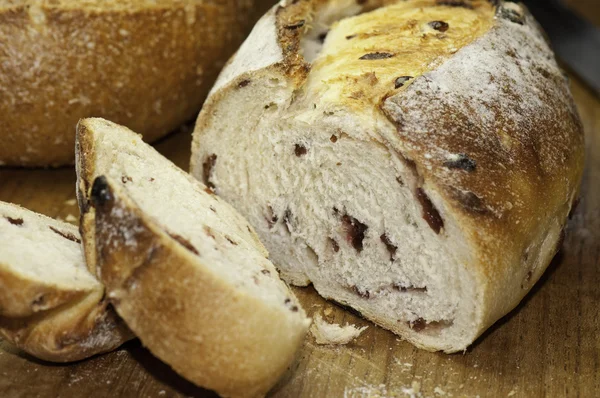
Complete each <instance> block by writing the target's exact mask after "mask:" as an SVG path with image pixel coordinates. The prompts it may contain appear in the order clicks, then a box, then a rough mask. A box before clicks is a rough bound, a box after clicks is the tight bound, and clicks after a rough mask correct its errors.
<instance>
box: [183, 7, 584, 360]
mask: <svg viewBox="0 0 600 398" xmlns="http://www.w3.org/2000/svg"><path fill="white" fill-rule="evenodd" d="M345 3H346V2H344V1H343V0H331V1H316V0H315V1H309V2H293V1H287V2H282V3H281V4H280V5H277V6H275V7H274V8H273V9H272V10H271V11H270V12H269V13H268V14H267V15H265V17H263V19H262V20H261V22H259V23H258V24H257V26H256V28H255V31H254V32H253V33H252V35H251V36H250V38H249V39H248V40H247V41H246V43H244V45H243V46H242V48H241V49H240V51H239V52H238V53H237V54H236V56H235V57H234V58H233V60H232V61H230V64H229V66H228V67H227V68H226V69H225V70H224V71H223V72H222V74H221V76H220V78H219V80H218V81H217V84H216V86H215V87H216V89H213V91H212V93H211V95H210V97H209V98H208V100H207V102H206V105H205V107H204V109H203V111H202V112H201V114H200V116H199V118H198V121H197V125H196V130H195V133H194V143H193V148H192V159H191V169H192V173H193V174H194V175H195V176H196V177H199V176H201V174H200V172H201V170H202V164H201V158H200V157H198V156H195V153H196V152H200V148H201V146H202V139H203V138H202V137H203V135H205V134H209V133H210V132H211V131H212V130H213V129H214V126H216V125H218V124H219V123H220V121H219V120H217V119H215V118H214V115H215V114H217V113H218V112H217V111H216V110H217V109H218V107H219V106H221V103H224V102H226V101H225V100H226V99H228V98H233V97H234V96H235V95H237V94H236V93H237V92H238V90H239V87H240V83H241V82H244V81H251V82H252V83H250V84H256V85H260V84H262V82H265V84H266V82H267V79H269V78H271V77H275V78H278V79H282V80H284V81H285V83H286V85H287V87H286V90H288V91H289V93H293V92H294V93H295V92H300V91H301V90H302V87H303V85H304V84H305V83H306V74H305V73H304V72H298V71H306V70H310V64H308V63H307V62H306V60H305V59H304V58H303V57H302V55H301V54H300V52H299V48H300V42H301V40H302V37H303V36H304V35H305V34H306V32H307V29H290V26H295V25H293V24H292V25H290V24H291V23H292V22H293V21H295V22H296V24H297V23H298V21H308V20H310V19H311V18H312V16H313V15H315V13H318V12H319V9H320V7H322V6H323V4H329V5H336V4H337V5H339V6H340V7H341V6H345ZM375 3H378V4H375ZM383 3H384V2H370V3H369V4H367V5H366V6H364V8H363V10H368V9H370V8H372V7H374V6H377V5H381V4H383ZM387 3H390V2H387ZM391 3H393V2H391ZM424 3H425V2H424ZM426 3H435V1H434V0H432V1H429V2H426ZM458 3H459V2H458ZM464 3H470V2H464ZM493 4H494V7H496V10H497V14H496V17H495V18H494V23H493V26H492V28H491V29H490V30H489V31H488V32H487V33H485V34H484V35H483V36H482V37H481V38H479V39H477V40H476V41H475V42H473V43H471V44H469V45H467V46H466V47H464V48H462V49H460V50H458V52H457V53H456V54H455V55H453V56H452V57H451V58H450V59H448V60H446V61H444V62H443V63H442V64H441V65H438V66H436V67H435V68H434V69H433V70H430V71H428V72H426V73H425V74H424V75H422V76H419V77H417V78H416V79H415V80H414V83H413V84H411V85H410V86H409V87H408V88H406V89H405V90H403V91H401V92H399V93H395V92H390V94H389V95H384V96H382V98H380V102H379V103H378V104H377V105H376V108H377V109H378V110H379V111H380V114H382V115H384V118H387V122H388V123H389V124H388V128H389V130H390V131H394V132H395V134H391V135H388V136H378V137H377V139H376V141H377V142H378V143H379V144H382V145H385V146H386V147H387V148H389V150H390V151H391V152H394V153H397V154H398V155H399V156H400V158H402V159H404V160H405V161H407V162H409V163H410V164H413V165H414V167H415V172H416V174H417V176H418V178H419V179H420V180H421V182H422V186H423V189H424V190H425V191H426V192H427V194H428V195H429V197H430V199H431V201H432V202H433V204H434V205H435V207H436V208H437V209H438V210H439V212H440V214H441V216H442V218H447V219H449V220H452V221H453V223H454V224H455V225H458V226H459V228H460V230H461V233H462V234H463V235H464V237H465V239H466V241H467V244H468V246H469V247H471V248H473V252H472V260H471V261H470V262H469V264H466V267H467V268H468V269H469V271H470V272H471V273H472V275H474V277H475V279H476V280H477V289H478V291H479V292H480V294H478V296H477V297H478V301H479V303H478V308H479V310H480V312H479V313H478V314H477V319H476V326H474V330H472V331H470V332H469V333H470V334H472V336H466V340H468V341H465V342H464V345H462V346H452V347H449V346H444V345H443V344H439V343H435V344H434V343H431V342H425V341H424V340H423V338H421V337H419V334H418V333H416V332H412V331H410V330H407V328H406V327H405V326H404V325H397V326H389V323H390V322H388V321H387V320H385V319H378V318H377V317H376V316H374V315H373V314H367V313H364V315H366V316H367V317H368V318H369V319H372V320H374V321H375V322H377V323H379V324H381V325H384V326H385V327H388V328H390V329H392V330H393V331H394V332H395V333H398V334H401V335H403V336H405V337H407V338H408V339H409V340H410V341H411V342H412V343H413V344H415V345H417V346H419V347H421V348H425V349H428V350H432V351H436V350H445V351H446V352H455V351H460V350H463V349H465V348H466V347H467V346H468V344H470V343H472V342H473V340H474V339H475V338H476V337H477V336H479V335H480V334H481V333H483V331H484V330H485V329H487V328H488V327H489V326H490V325H491V324H493V323H494V322H495V321H496V320H498V319H499V318H500V317H502V316H503V315H505V314H506V313H507V312H509V311H510V310H512V309H513V308H514V307H515V306H516V305H517V304H518V303H519V302H520V301H521V300H522V298H523V297H524V296H525V294H527V292H528V291H529V290H530V289H531V287H532V286H533V284H534V283H535V282H536V281H537V280H538V279H539V278H540V276H541V275H542V274H543V272H544V270H545V269H546V267H547V266H548V264H549V263H550V261H551V259H552V257H553V256H554V255H555V253H556V252H557V250H558V249H559V244H560V236H561V230H563V229H564V227H565V225H566V222H567V215H568V214H569V211H570V210H571V209H572V207H573V203H574V202H575V200H576V198H577V195H578V190H579V184H580V181H581V178H582V174H583V166H584V138H583V128H582V124H581V121H580V119H579V116H578V114H577V111H576V108H575V105H574V102H573V99H572V97H571V94H570V91H569V87H568V82H567V81H566V79H565V78H564V77H563V73H562V71H561V70H560V68H559V67H558V65H557V64H556V62H555V60H554V56H553V54H552V52H551V49H550V48H549V47H548V45H547V44H546V43H545V42H544V39H543V33H542V32H541V31H540V29H539V26H538V25H537V23H536V22H535V20H534V19H533V17H532V16H531V15H530V14H529V13H528V11H527V10H526V8H525V7H524V6H522V5H515V4H513V3H508V2H503V1H500V2H497V1H496V2H493ZM507 10H509V11H507ZM510 10H512V11H510ZM515 10H517V11H515ZM513 11H515V12H516V14H515V12H513ZM273 31H274V32H275V34H273V33H272V32H273ZM258 48H260V49H261V51H262V52H264V53H267V54H270V55H271V56H270V58H269V60H268V62H263V63H260V62H254V59H255V56H254V55H253V54H254V53H255V52H256V50H257V49H258ZM531 53H533V54H534V56H533V58H532V59H527V58H526V56H528V55H530V54H531ZM484 56H486V57H491V58H485V59H484V58H483V57H484ZM542 58H544V59H545V61H544V62H543V63H541V62H540V63H538V62H539V60H540V59H542ZM469 60H473V61H474V62H472V63H469V62H467V61H469ZM490 60H491V61H493V62H489V61H490ZM477 61H479V62H478V63H479V64H480V65H479V66H477V65H475V64H476V63H477ZM453 68H455V69H453ZM454 70H456V71H457V73H453V71H454ZM461 73H462V74H461ZM515 77H516V79H515ZM461 79H462V80H463V81H465V82H472V83H473V86H472V90H471V93H473V92H477V90H479V89H481V90H491V91H490V92H491V94H489V96H487V97H486V96H485V95H483V94H482V95H479V96H476V97H475V99H474V100H473V101H472V102H471V99H472V98H471V97H469V99H467V98H466V97H465V96H464V92H465V91H466V87H468V84H461ZM483 79H489V82H484V81H483ZM517 80H518V81H519V83H522V84H523V86H521V87H519V85H518V84H517ZM476 83H477V84H480V85H478V86H475V84H476ZM484 83H485V84H484ZM348 84H350V83H348ZM490 87H491V89H490ZM523 87H524V88H523ZM390 91H392V90H390ZM471 93H469V94H471ZM368 94H369V93H366V95H365V96H366V97H368ZM290 97H292V94H290ZM447 98H449V99H450V100H447ZM345 101H347V100H346V99H340V103H341V104H342V105H344V104H345V103H346V102H345ZM528 103H532V104H537V105H538V109H532V108H527V107H525V106H524V105H525V104H528ZM488 114H490V115H491V118H492V120H494V121H495V123H496V124H493V123H492V124H488V123H485V122H484V120H483V116H481V115H488ZM432 115H435V116H432ZM518 117H520V119H518ZM216 130H218V129H216ZM448 132H452V133H448ZM448 155H453V156H459V157H460V156H462V155H465V156H464V159H463V158H462V157H461V158H460V159H458V161H457V162H455V163H452V162H450V160H451V159H449V156H448ZM455 161H456V159H455ZM473 164H476V166H473ZM491 182H493V184H492V183H491ZM542 198H543V199H542ZM333 299H336V300H339V298H338V297H333ZM471 332H472V333H471Z"/></svg>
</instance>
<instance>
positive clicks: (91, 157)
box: [77, 119, 310, 397]
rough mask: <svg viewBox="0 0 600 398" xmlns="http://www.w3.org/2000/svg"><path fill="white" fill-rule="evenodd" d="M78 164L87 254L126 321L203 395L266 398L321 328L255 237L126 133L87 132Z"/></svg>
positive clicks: (102, 124) (96, 122) (94, 124)
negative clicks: (313, 328) (311, 329)
mask: <svg viewBox="0 0 600 398" xmlns="http://www.w3.org/2000/svg"><path fill="white" fill-rule="evenodd" d="M77 158H78V160H77V173H78V179H79V182H78V186H79V201H80V203H81V207H82V209H84V213H83V223H82V226H83V228H82V233H83V237H84V240H86V241H89V242H86V250H87V253H86V254H87V255H88V258H89V259H90V260H89V261H90V263H95V264H96V267H97V268H96V269H97V272H98V275H99V277H100V278H101V280H102V281H103V282H104V283H105V285H106V287H107V290H108V297H109V300H110V301H111V302H112V303H114V305H115V308H116V310H117V312H118V313H119V315H121V316H122V317H123V319H124V320H125V321H126V322H127V324H128V325H129V327H130V328H131V330H133V332H134V333H135V334H136V335H137V336H138V337H139V338H140V339H141V341H142V342H143V344H144V345H145V346H146V347H148V348H149V349H150V351H151V352H152V353H153V354H154V355H156V356H157V357H159V358H160V359H162V360H163V361H165V362H166V363H167V364H169V365H171V366H172V367H173V369H174V370H175V371H177V372H178V373H179V374H181V375H182V376H184V377H185V378H187V379H189V380H190V381H192V382H194V383H196V384H197V385H199V386H202V387H206V388H209V389H213V390H215V391H217V392H218V393H219V394H221V395H223V396H231V397H246V396H247V397H253V396H261V395H264V394H265V393H266V392H267V391H268V390H269V388H270V387H272V386H273V384H274V383H275V382H276V381H277V379H278V378H279V377H280V376H281V375H282V373H283V372H284V371H285V370H286V368H287V367H288V365H290V363H291V361H292V359H293V358H294V355H295V353H296V351H297V350H298V348H299V347H300V345H301V344H302V342H303V339H304V336H305V334H306V332H307V329H308V326H309V323H310V322H309V320H308V319H307V318H306V315H305V313H304V311H303V309H302V308H301V306H300V304H299V303H298V301H297V299H296V298H295V296H294V294H293V293H292V292H291V291H290V290H289V288H288V287H287V286H286V285H285V283H283V282H282V281H281V280H280V279H279V275H278V273H277V271H276V269H275V268H274V266H273V264H272V263H271V262H270V261H269V260H268V258H267V252H266V250H265V248H264V247H263V246H262V244H261V243H260V241H259V240H258V238H257V236H256V233H255V232H254V230H253V229H252V227H250V225H249V224H248V223H247V222H246V221H245V220H244V218H243V217H242V216H240V215H239V214H238V213H237V212H236V211H235V210H234V209H233V208H232V207H230V206H229V205H228V204H227V203H225V202H224V201H223V200H221V199H220V198H219V197H217V196H215V194H214V192H213V191H212V190H210V189H209V188H208V187H206V186H204V185H203V184H201V183H199V182H198V181H196V180H194V179H193V178H192V177H191V176H190V175H188V174H187V173H185V172H184V171H182V170H180V169H178V168H177V167H176V166H175V165H173V164H172V163H171V162H170V161H168V160H167V159H165V158H164V157H163V156H161V155H160V154H159V153H158V152H156V151H155V150H154V149H153V148H152V147H150V146H149V145H147V144H145V143H143V142H142V140H141V137H140V136H138V135H136V134H134V133H133V132H132V131H130V130H128V129H126V128H125V127H121V126H118V125H116V124H114V123H111V122H108V121H106V120H103V119H85V120H82V121H80V123H79V125H78V128H77ZM94 246H95V250H94Z"/></svg>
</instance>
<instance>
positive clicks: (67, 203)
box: [65, 199, 77, 206]
mask: <svg viewBox="0 0 600 398" xmlns="http://www.w3.org/2000/svg"><path fill="white" fill-rule="evenodd" d="M65 204H66V205H67V206H75V205H76V204H77V200H76V199H69V200H67V201H65Z"/></svg>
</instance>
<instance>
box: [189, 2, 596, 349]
mask: <svg viewBox="0 0 600 398" xmlns="http://www.w3.org/2000/svg"><path fill="white" fill-rule="evenodd" d="M583 157H584V145H583V129H582V125H581V122H580V119H579V116H578V114H577V110H576V108H575V105H574V103H573V99H572V96H571V93H570V91H569V86H568V82H567V80H566V79H565V77H564V76H563V74H562V72H561V70H560V68H559V67H558V65H557V63H556V61H555V59H554V55H553V54H552V51H551V49H550V48H549V46H548V44H547V42H546V41H545V39H544V36H543V34H542V32H540V30H539V27H538V25H537V23H536V22H535V20H534V19H533V17H532V16H531V15H530V14H529V13H528V12H527V10H526V8H525V7H524V6H522V5H520V4H518V3H515V2H504V1H487V0H480V1H479V0H473V1H467V0H465V1H436V0H407V1H394V0H386V1H367V2H356V1H353V0H348V1H346V0H307V1H302V2H296V1H282V2H280V3H279V4H277V5H276V6H275V7H274V8H273V9H272V10H271V11H270V12H269V13H268V14H267V15H265V16H264V17H263V18H262V19H261V20H260V21H259V22H258V24H257V25H256V27H255V29H254V31H253V32H252V34H251V35H250V37H249V38H248V39H247V40H246V42H245V43H244V44H243V45H242V47H241V48H240V50H239V51H238V53H237V54H236V55H235V56H234V57H233V59H232V60H231V61H230V62H229V64H228V65H227V67H226V68H225V69H224V70H223V72H222V73H221V76H220V78H219V80H218V81H217V83H216V85H215V87H213V90H212V93H211V95H210V97H209V99H208V100H207V102H206V103H205V106H204V109H203V110H202V112H201V114H200V116H199V118H198V121H197V124H196V130H195V132H194V143H193V153H192V166H191V167H192V174H193V175H194V176H195V177H196V178H198V179H199V180H201V181H204V182H205V183H206V184H210V185H211V186H212V187H213V188H214V189H215V191H216V192H217V193H218V195H219V196H220V197H222V198H223V199H224V200H227V201H228V202H229V203H231V204H232V205H233V206H234V207H235V208H236V209H237V210H238V211H239V212H241V213H242V214H243V215H244V216H245V217H246V218H247V219H248V220H249V221H250V223H251V224H252V225H253V226H254V228H256V230H257V232H258V234H259V236H260V237H261V240H262V241H263V242H264V243H265V245H266V247H267V248H268V250H269V251H270V253H271V258H272V260H273V262H274V263H275V264H276V265H277V266H278V268H279V269H280V271H281V274H282V277H283V278H284V279H285V280H287V281H288V282H290V283H293V284H296V285H307V284H309V283H312V284H313V285H314V286H315V288H316V290H317V291H318V292H319V293H320V294H321V295H323V296H324V297H326V298H330V299H333V300H336V301H339V302H341V303H343V304H346V305H349V306H351V307H353V308H355V309H356V310H358V311H360V312H361V313H362V314H363V315H364V316H365V317H367V318H369V319H371V320H373V321H374V322H376V323H378V324H379V325H381V326H383V327H385V328H387V329H389V330H392V331H393V332H395V333H397V334H399V335H401V336H403V337H404V338H406V339H407V340H409V341H410V342H412V343H413V344H415V345H417V346H419V347H422V348H425V349H428V350H442V351H446V352H455V351H462V350H464V349H466V348H467V347H468V346H469V345H470V344H472V343H473V341H474V340H475V339H476V338H477V337H478V336H479V335H480V334H481V333H483V331H484V330H486V329H487V328H488V327H489V326H490V325H491V324H493V323H494V322H495V321H496V320H498V319H499V318H500V317H502V316H503V315H505V314H506V313H507V312H509V311H510V310H512V309H513V308H514V307H515V306H516V305H517V304H518V303H519V302H520V301H521V299H522V298H523V297H524V296H525V294H527V292H528V291H529V290H530V289H531V287H532V286H533V285H534V283H535V282H536V281H537V280H538V279H539V278H540V276H541V275H542V274H543V272H544V270H545V269H546V267H547V266H548V264H549V263H550V260H551V259H552V257H553V256H554V254H555V253H556V251H557V250H558V247H559V245H560V236H561V231H562V230H563V228H564V227H565V224H566V222H567V215H568V214H569V211H570V209H571V208H572V205H573V203H574V200H575V198H576V196H577V193H578V187H579V184H580V181H581V177H582V171H583V163H584V162H583Z"/></svg>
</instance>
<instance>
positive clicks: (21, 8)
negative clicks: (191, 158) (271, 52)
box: [0, 0, 257, 167]
mask: <svg viewBox="0 0 600 398" xmlns="http://www.w3.org/2000/svg"><path fill="white" fill-rule="evenodd" d="M256 4H257V2H256V1H254V0H218V1H214V0H211V1H204V0H127V1H120V0H85V1H82V0H52V1H49V0H0V43H2V44H1V45H0V93H2V94H1V95H0V114H1V115H2V134H3V135H2V139H3V142H2V145H0V165H2V164H6V165H11V166H28V167H31V166H60V165H64V164H72V163H73V160H74V156H73V147H74V143H75V134H74V128H75V125H76V124H77V121H78V120H79V119H80V118H83V117H90V116H102V117H106V118H109V119H111V120H115V121H117V122H120V123H123V124H126V125H128V126H131V127H132V128H135V130H136V131H138V132H139V133H140V134H143V135H144V137H145V139H146V140H147V141H154V140H156V139H158V138H160V137H162V136H164V135H166V134H168V133H170V132H172V131H173V130H175V129H177V128H179V126H180V125H181V124H182V123H185V122H188V121H189V120H191V119H192V118H193V117H195V116H196V115H197V113H198V111H199V110H200V107H201V105H202V102H203V101H204V99H205V98H206V94H207V93H208V90H209V89H210V86H211V85H212V84H213V83H214V79H215V78H216V76H217V74H218V72H219V70H220V69H221V67H222V66H223V63H224V62H225V61H226V59H227V57H229V56H230V55H231V54H232V53H233V51H234V49H235V48H236V47H237V46H238V45H239V43H240V42H241V41H242V39H243V37H244V35H245V34H246V33H247V30H248V28H249V27H250V23H252V22H253V18H254V13H253V9H254V8H255V7H256ZM49 120H51V121H52V122H48V121H49Z"/></svg>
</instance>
